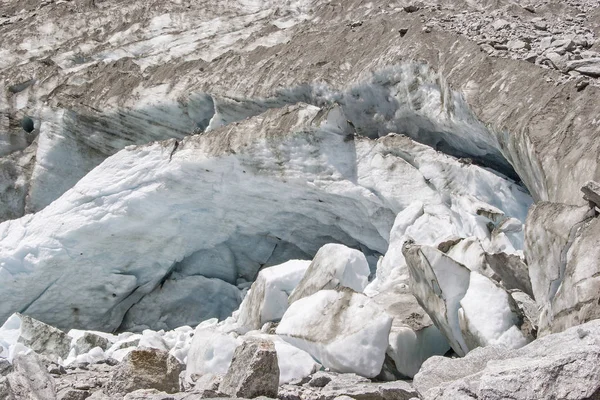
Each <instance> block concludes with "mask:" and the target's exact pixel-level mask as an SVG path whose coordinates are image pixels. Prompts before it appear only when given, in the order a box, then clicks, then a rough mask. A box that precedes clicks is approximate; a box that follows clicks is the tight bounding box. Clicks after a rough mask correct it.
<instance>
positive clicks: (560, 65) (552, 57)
mask: <svg viewBox="0 0 600 400" xmlns="http://www.w3.org/2000/svg"><path fill="white" fill-rule="evenodd" d="M546 58H547V59H548V60H549V61H550V63H551V65H552V66H553V67H554V68H556V69H558V70H561V71H563V70H566V68H567V58H566V57H565V56H561V55H560V54H558V53H557V52H554V51H550V52H548V53H546Z"/></svg>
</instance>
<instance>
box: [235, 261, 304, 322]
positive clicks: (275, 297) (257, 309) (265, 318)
mask: <svg viewBox="0 0 600 400" xmlns="http://www.w3.org/2000/svg"><path fill="white" fill-rule="evenodd" d="M310 264H311V262H310V261H303V260H291V261H288V262H285V263H283V264H280V265H276V266H273V267H268V268H265V269H263V270H261V271H260V272H259V273H258V277H257V278H256V280H255V281H254V283H253V284H252V287H251V288H250V292H249V293H248V294H247V295H246V297H245V298H244V301H242V304H241V306H240V313H239V316H238V324H239V325H240V326H241V327H244V328H247V329H250V330H252V329H260V328H261V327H262V326H263V325H264V324H265V323H266V322H270V321H279V320H280V319H281V317H283V314H284V313H285V310H287V308H288V296H289V295H290V293H292V291H293V290H294V288H295V287H296V286H297V285H298V283H299V282H300V281H301V280H302V277H303V276H304V274H305V272H306V270H307V268H308V266H309V265H310Z"/></svg>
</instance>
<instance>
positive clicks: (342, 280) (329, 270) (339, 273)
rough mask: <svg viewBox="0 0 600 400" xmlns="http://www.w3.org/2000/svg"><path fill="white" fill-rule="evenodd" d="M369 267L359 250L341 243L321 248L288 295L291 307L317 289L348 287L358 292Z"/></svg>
mask: <svg viewBox="0 0 600 400" xmlns="http://www.w3.org/2000/svg"><path fill="white" fill-rule="evenodd" d="M369 273H370V271H369V264H368V263H367V259H366V258H365V255H364V254H363V253H361V252H360V251H358V250H354V249H350V248H348V247H346V246H344V245H341V244H326V245H325V246H323V247H321V248H320V249H319V251H318V252H317V254H316V255H315V258H313V260H312V262H311V263H310V266H309V267H308V269H307V270H306V273H305V274H304V277H303V278H302V280H301V281H300V282H299V283H298V286H297V287H296V288H295V289H294V291H293V292H292V294H290V298H289V302H290V304H291V303H293V302H294V301H296V300H299V299H301V298H303V297H308V296H310V295H312V294H315V293H316V292H318V291H319V290H327V289H338V288H339V289H341V288H350V289H352V290H354V291H355V292H358V293H361V292H362V291H363V290H364V289H365V287H366V286H367V283H368V279H369Z"/></svg>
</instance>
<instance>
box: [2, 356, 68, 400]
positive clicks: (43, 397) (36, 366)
mask: <svg viewBox="0 0 600 400" xmlns="http://www.w3.org/2000/svg"><path fill="white" fill-rule="evenodd" d="M13 368H14V371H13V372H12V373H11V374H9V375H8V376H7V377H6V378H7V381H8V386H9V387H10V393H12V396H14V398H15V399H16V400H53V399H56V386H55V383H54V379H53V378H52V376H50V374H49V373H48V371H47V370H46V366H45V365H44V363H43V361H42V359H41V358H40V356H39V355H37V354H36V353H35V352H29V353H27V354H19V355H17V356H16V357H15V359H14V360H13ZM0 385H1V384H0ZM1 390H2V389H0V391H1Z"/></svg>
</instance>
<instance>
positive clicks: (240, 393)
mask: <svg viewBox="0 0 600 400" xmlns="http://www.w3.org/2000/svg"><path fill="white" fill-rule="evenodd" d="M278 388H279V366H278V364H277V352H276V351H275V345H274V344H273V342H271V341H269V340H264V339H255V340H246V341H244V342H243V343H242V344H241V345H239V346H238V347H237V348H236V349H235V353H234V355H233V359H232V361H231V365H230V366H229V369H228V371H227V373H226V374H225V376H224V377H223V381H222V382H221V385H220V386H219V390H220V391H221V392H223V393H225V394H228V395H230V396H233V397H245V398H249V399H252V398H255V397H259V396H266V397H272V398H276V397H277V391H278Z"/></svg>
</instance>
